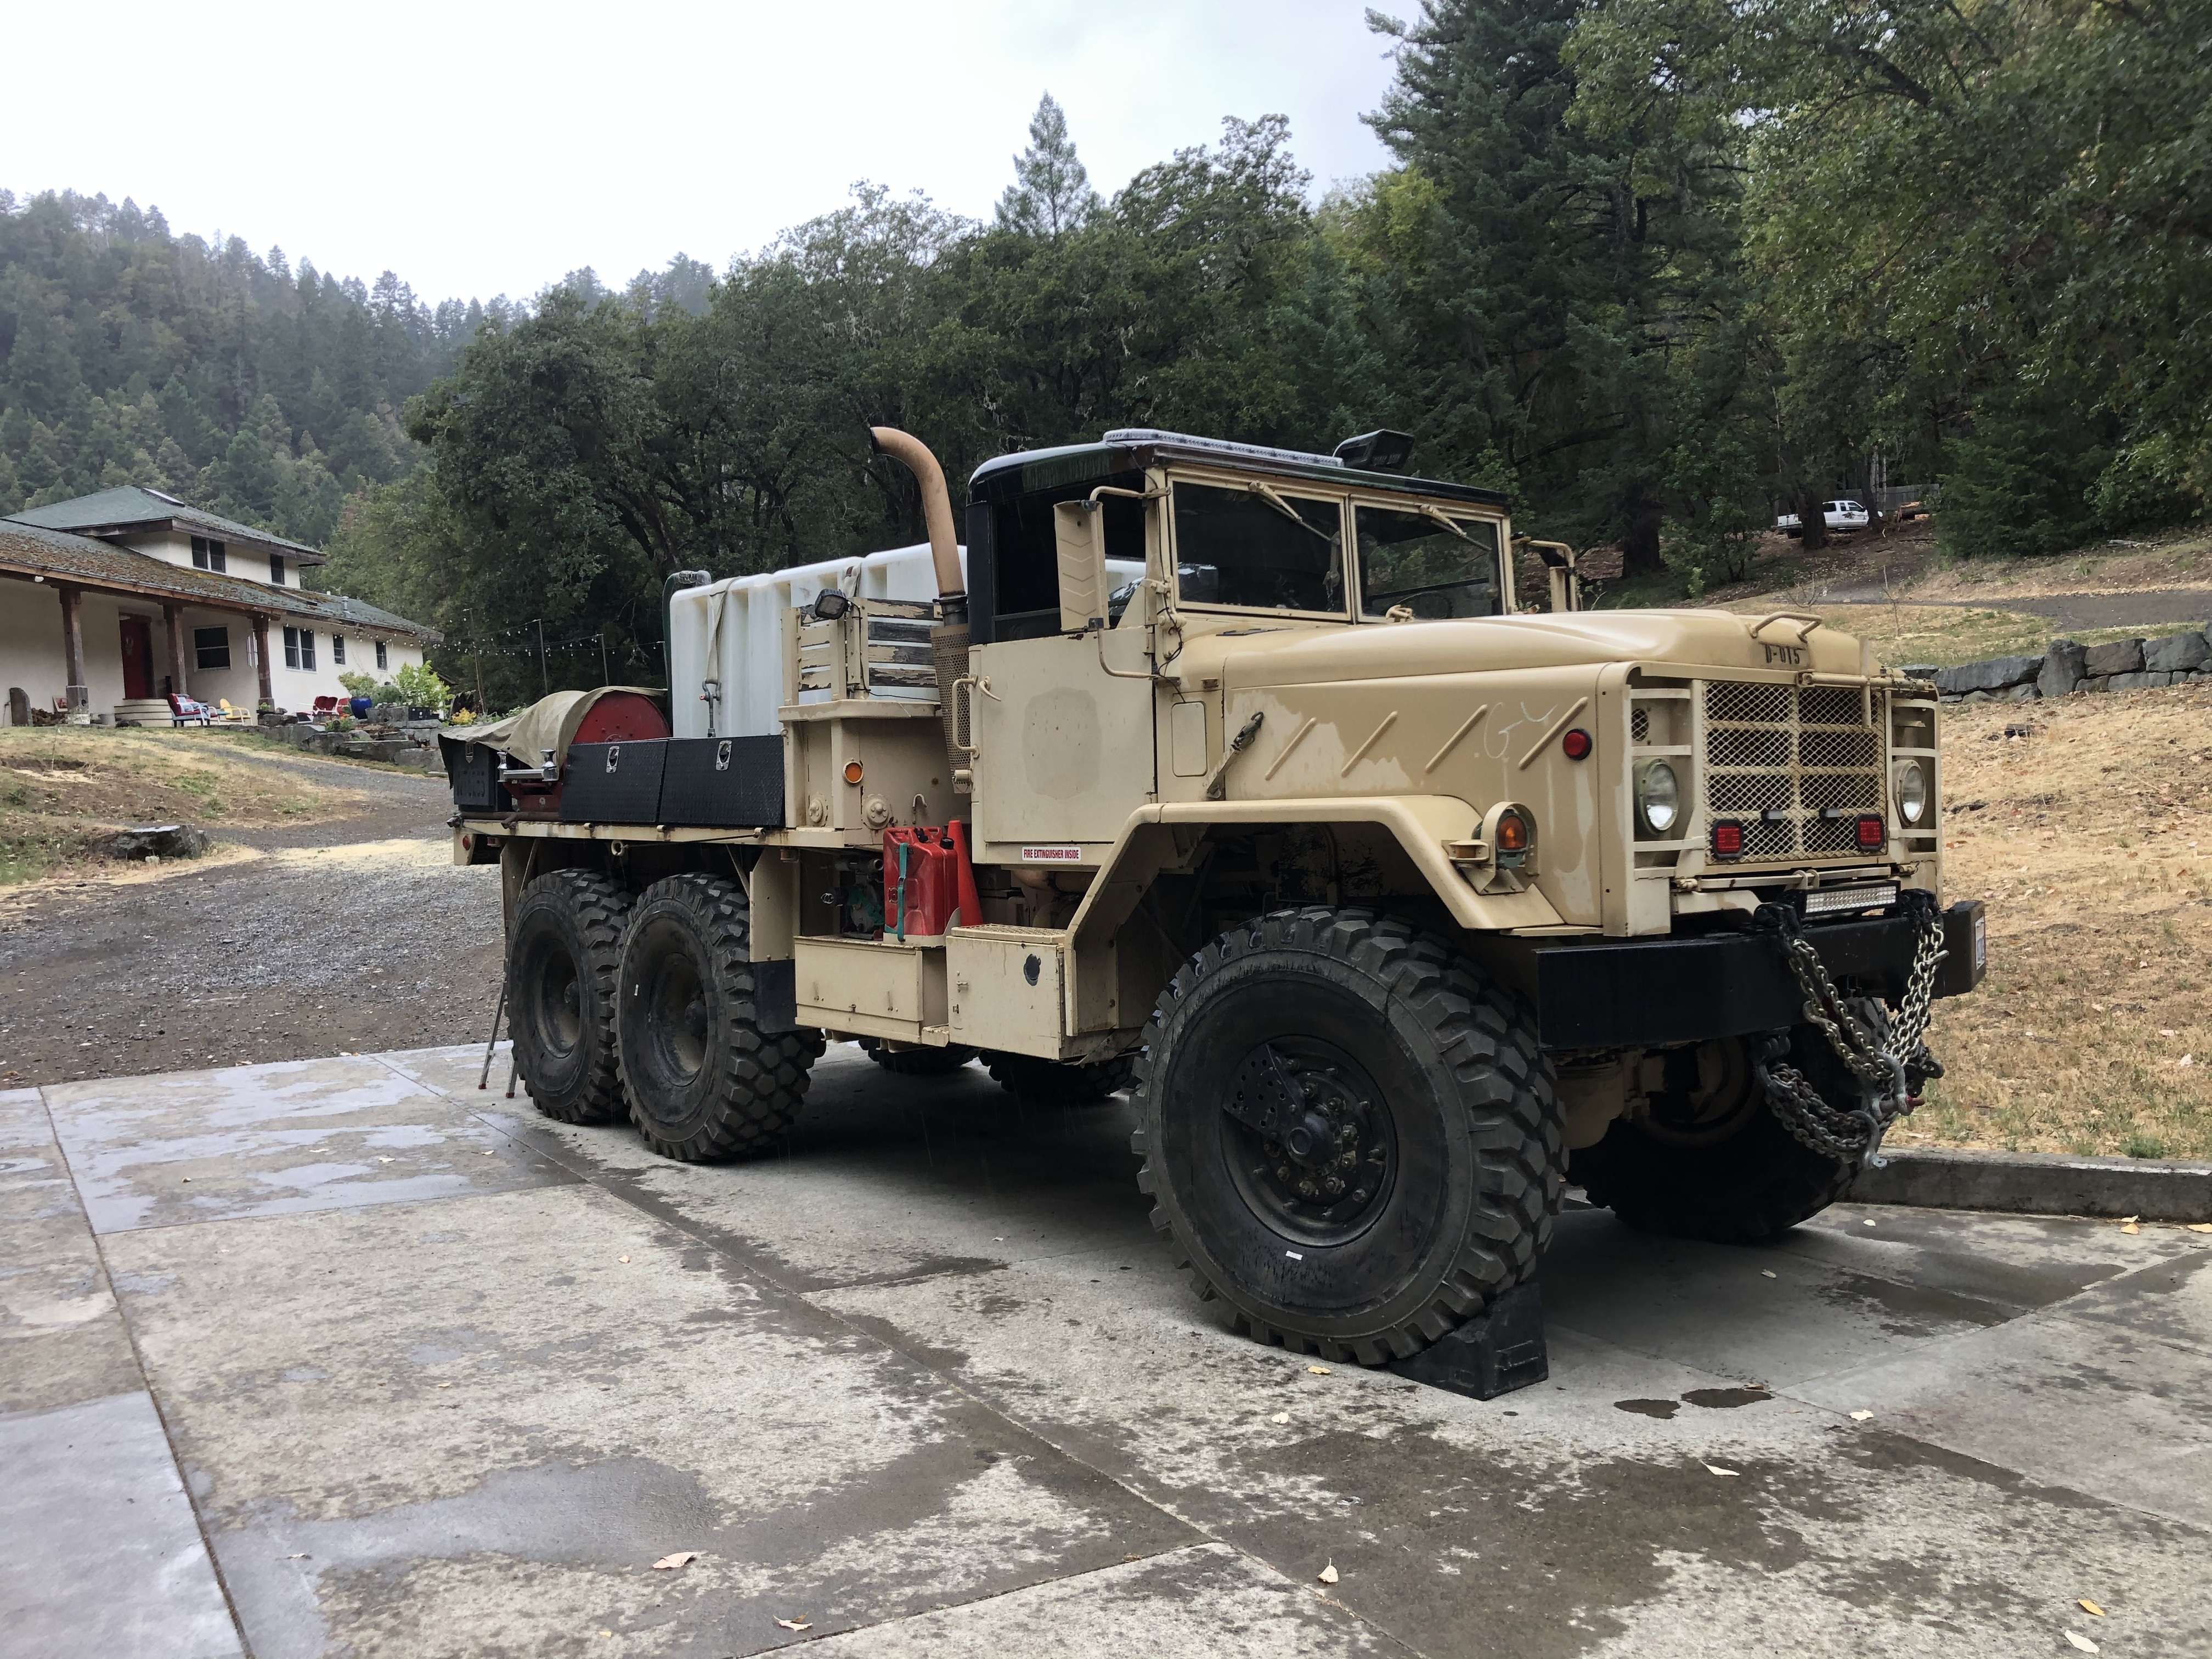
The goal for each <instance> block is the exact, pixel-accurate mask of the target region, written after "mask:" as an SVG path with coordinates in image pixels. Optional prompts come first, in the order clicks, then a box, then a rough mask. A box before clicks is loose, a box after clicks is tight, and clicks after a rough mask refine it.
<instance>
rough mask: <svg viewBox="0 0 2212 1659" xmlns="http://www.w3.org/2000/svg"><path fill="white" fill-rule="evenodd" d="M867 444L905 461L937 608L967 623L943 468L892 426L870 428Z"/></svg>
mask: <svg viewBox="0 0 2212 1659" xmlns="http://www.w3.org/2000/svg"><path fill="white" fill-rule="evenodd" d="M868 443H869V446H870V447H872V449H873V450H874V451H875V453H877V454H878V455H888V456H890V458H891V459H893V460H895V461H902V462H904V463H905V464H906V467H907V470H908V471H909V472H911V473H913V474H914V476H915V482H917V483H920V484H921V519H922V522H923V523H924V524H925V525H927V526H928V527H929V562H931V563H932V564H933V565H934V566H935V567H936V568H937V598H938V602H939V609H940V611H942V613H943V615H944V617H945V621H947V622H952V621H955V620H957V621H959V622H963V623H964V622H966V621H967V620H968V581H967V579H966V578H965V577H964V576H963V575H962V574H960V543H959V540H958V538H957V537H955V536H954V535H953V533H952V497H951V494H950V493H949V492H947V490H946V489H945V469H944V468H943V467H941V466H939V465H938V464H937V457H936V456H934V455H933V454H931V453H929V446H928V445H927V444H926V443H924V442H922V441H921V439H919V438H917V437H915V435H913V434H912V433H910V432H902V431H900V430H899V429H898V428H896V427H895V426H872V427H870V428H868ZM963 671H964V670H963Z"/></svg>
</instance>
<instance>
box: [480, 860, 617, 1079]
mask: <svg viewBox="0 0 2212 1659" xmlns="http://www.w3.org/2000/svg"><path fill="white" fill-rule="evenodd" d="M628 916H629V894H628V893H626V892H624V891H623V890H622V889H621V888H619V887H617V886H616V885H615V884H613V883H612V882H611V881H609V880H608V879H607V878H605V877H604V876H599V875H594V874H593V873H592V872H590V871H588V870H555V871H552V872H550V873H549V874H546V875H543V876H540V877H538V879H537V880H535V881H533V882H532V883H531V884H530V885H529V886H528V887H527V888H526V889H525V890H524V892H523V895H522V897H521V899H520V901H519V902H517V903H516V905H515V907H514V924H513V927H511V928H510V929H509V930H508V932H507V1030H508V1031H509V1032H511V1033H512V1034H513V1038H514V1063H515V1067H516V1069H517V1070H518V1071H519V1072H520V1074H521V1076H522V1079H523V1081H524V1082H525V1083H526V1084H527V1085H529V1087H530V1099H531V1103H532V1104H533V1105H535V1106H536V1107H537V1108H538V1110H539V1111H540V1112H542V1113H544V1115H546V1116H547V1117H550V1118H551V1119H553V1120H554V1121H556V1122H557V1123H604V1122H605V1121H608V1120H609V1119H611V1118H617V1117H620V1116H621V1115H622V1109H623V1097H622V1077H621V1073H620V1071H619V1068H618V1066H617V1056H616V1042H615V1001H616V984H617V978H618V977H619V975H620V971H621V966H622V940H623V924H624V922H625V921H626V920H627V918H628Z"/></svg>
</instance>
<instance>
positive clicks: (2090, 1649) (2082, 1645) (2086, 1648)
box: [2061, 1630, 2103, 1653]
mask: <svg viewBox="0 0 2212 1659" xmlns="http://www.w3.org/2000/svg"><path fill="white" fill-rule="evenodd" d="M2061 1633H2062V1634H2063V1636H2064V1637H2065V1638H2066V1639H2067V1640H2068V1641H2069V1642H2071V1643H2072V1644H2074V1645H2075V1647H2077V1648H2079V1649H2081V1651H2082V1652H2084V1653H2100V1652H2102V1651H2103V1650H2102V1649H2100V1647H2098V1645H2097V1644H2095V1643H2094V1642H2092V1641H2091V1640H2090V1639H2089V1638H2087V1637H2086V1636H2076V1635H2075V1633H2074V1632H2072V1631H2070V1630H2069V1631H2065V1632H2061Z"/></svg>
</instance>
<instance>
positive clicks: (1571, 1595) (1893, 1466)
mask: <svg viewBox="0 0 2212 1659" xmlns="http://www.w3.org/2000/svg"><path fill="white" fill-rule="evenodd" d="M1642 1243H1644V1241H1641V1240H1640V1239H1638V1238H1637V1237H1634V1236H1629V1237H1626V1238H1625V1239H1624V1240H1623V1241H1622V1244H1621V1251H1620V1257H1619V1259H1618V1260H1617V1261H1616V1262H1615V1264H1614V1265H1615V1267H1616V1270H1617V1271H1619V1272H1620V1273H1623V1274H1632V1273H1633V1272H1634V1271H1635V1268H1636V1265H1637V1251H1638V1249H1639V1248H1640V1246H1641V1244H1642ZM1170 1279H1171V1276H1170V1275H1168V1274H1164V1273H1159V1272H1158V1271H1157V1270H1155V1269H1151V1268H1148V1267H1146V1266H1145V1265H1143V1264H1141V1263H1140V1264H1139V1265H1138V1266H1137V1267H1133V1269H1132V1270H1131V1271H1129V1272H1127V1273H1121V1272H1120V1271H1118V1270H1117V1265H1116V1264H1115V1262H1114V1261H1113V1260H1112V1259H1111V1258H1110V1257H1108V1256H1092V1257H1087V1258H1086V1257H1059V1258H1054V1259H1051V1260H1049V1261H1040V1262H1034V1263H1027V1264H1018V1265H1016V1266H1013V1267H1009V1268H1008V1269H1006V1271H1004V1272H1003V1273H999V1274H996V1275H993V1276H991V1277H989V1278H987V1279H985V1278H965V1279H963V1278H952V1277H943V1278H937V1279H927V1280H919V1281H914V1282H909V1283H904V1284H896V1285H867V1286H857V1287H854V1288H851V1289H848V1290H842V1291H829V1292H824V1293H822V1294H821V1295H819V1296H818V1297H816V1298H814V1299H817V1300H818V1301H820V1302H822V1303H823V1304H824V1305H827V1306H830V1307H834V1308H836V1310H839V1311H840V1312H842V1313H844V1314H845V1315H846V1316H848V1317H850V1318H853V1319H854V1320H855V1321H856V1322H860V1323H862V1324H863V1325H864V1326H865V1327H866V1328H868V1329H870V1330H872V1331H875V1332H877V1333H878V1334H881V1335H883V1336H884V1339H885V1340H892V1341H897V1342H899V1343H901V1344H902V1346H905V1347H906V1348H907V1349H908V1352H917V1353H927V1354H930V1355H933V1356H934V1357H935V1358H936V1359H937V1361H938V1363H940V1364H945V1365H947V1366H948V1367H949V1368H950V1369H951V1373H952V1375H953V1376H955V1377H956V1379H957V1380H958V1381H959V1382H960V1383H963V1385H964V1386H966V1387H967V1388H969V1389H972V1390H973V1391H974V1392H975V1393H976V1394H977V1395H979V1396H980V1397H981V1398H982V1399H984V1400H986V1401H989V1402H991V1403H993V1404H994V1405H996V1406H998V1407H1000V1409H1001V1410H1003V1411H1005V1412H1006V1413H1007V1414H1008V1415H1010V1416H1012V1417H1016V1418H1018V1419H1020V1420H1022V1421H1024V1422H1025V1423H1028V1424H1030V1425H1034V1426H1035V1427H1036V1429H1037V1430H1038V1431H1039V1432H1040V1433H1042V1434H1043V1435H1044V1436H1045V1437H1048V1439H1050V1440H1051V1441H1053V1442H1054V1443H1055V1444H1058V1445H1060V1446H1062V1447H1064V1448H1066V1449H1068V1450H1069V1451H1071V1452H1072V1453H1073V1454H1074V1455H1078V1456H1079V1457H1081V1458H1082V1459H1083V1460H1084V1461H1085V1462H1088V1463H1090V1464H1091V1465H1093V1466H1094V1467H1097V1468H1099V1469H1101V1470H1102V1471H1103V1472H1105V1473H1107V1474H1110V1475H1112V1476H1113V1477H1114V1478H1115V1479H1116V1480H1121V1481H1123V1482H1125V1483H1126V1484H1127V1485H1128V1486H1131V1487H1132V1488H1133V1489H1134V1490H1135V1491H1137V1492H1139V1493H1141V1494H1143V1495H1144V1496H1146V1497H1147V1498H1151V1499H1152V1500H1153V1501H1154V1502H1157V1503H1158V1504H1160V1505H1161V1506H1162V1507H1163V1508H1164V1509H1167V1510H1170V1511H1171V1512H1172V1513H1174V1514H1176V1515H1177V1516H1181V1517H1182V1518H1184V1519H1186V1520H1188V1521H1189V1522H1192V1523H1193V1524H1194V1525H1195V1526H1197V1527H1199V1528H1201V1529H1202V1530H1203V1531H1205V1532H1206V1534H1209V1535H1210V1536H1212V1537H1214V1538H1218V1539H1220V1540H1222V1541H1225V1542H1228V1543H1231V1544H1233V1545H1235V1546H1236V1547H1237V1548H1238V1549H1239V1550H1241V1551H1243V1552H1244V1553H1247V1554H1249V1555H1250V1556H1252V1557H1254V1558H1255V1559H1259V1560H1261V1561H1263V1562H1266V1563H1267V1565H1270V1566H1272V1567H1273V1568H1274V1569H1276V1570H1277V1571H1279V1572H1281V1573H1283V1574H1284V1575H1285V1577H1289V1578H1290V1579H1291V1580H1292V1581H1293V1582H1296V1583H1311V1581H1312V1577H1313V1575H1314V1574H1315V1573H1316V1572H1318V1571H1319V1570H1320V1569H1321V1568H1322V1566H1324V1565H1328V1564H1330V1563H1332V1562H1333V1563H1334V1565H1335V1566H1336V1567H1337V1569H1338V1570H1339V1573H1340V1583H1339V1584H1338V1585H1337V1586H1336V1588H1335V1589H1334V1591H1333V1592H1332V1594H1333V1595H1334V1597H1335V1599H1337V1600H1339V1601H1342V1602H1343V1604H1344V1605H1345V1606H1346V1607H1349V1608H1351V1609H1352V1611H1353V1612H1355V1613H1358V1614H1359V1615H1360V1616H1361V1617H1362V1618H1364V1620H1367V1621H1368V1622H1369V1623H1370V1625H1372V1626H1374V1627H1375V1628H1376V1630H1378V1631H1380V1632H1383V1633H1385V1634H1387V1635H1389V1636H1390V1637H1392V1638H1395V1639H1396V1640H1398V1641H1400V1642H1402V1643H1404V1644H1407V1646H1408V1647H1410V1648H1412V1649H1413V1650H1417V1651H1419V1652H1421V1653H1425V1654H1431V1655H1437V1656H1444V1655H1466V1656H1469V1659H1474V1656H1482V1659H1493V1656H1500V1655H1510V1656H1530V1659H1540V1656H1541V1659H1550V1656H1568V1655H1577V1654H1583V1653H1591V1652H1601V1653H1618V1654H1622V1655H1649V1654H1669V1655H1680V1656H1684V1659H1689V1656H1698V1659H1705V1656H1710V1655H1712V1654H1715V1653H1736V1652H1759V1651H1775V1652H1789V1653H1793V1654H1814V1655H1823V1656H1826V1655H1834V1656H1838V1659H1844V1656H1851V1659H1862V1656H1863V1655H1865V1654H1868V1653H1874V1652H1905V1651H1918V1650H1923V1649H1927V1650H1944V1651H1953V1650H1955V1651H1962V1652H1968V1653H1975V1654H1983V1653H1987V1654H1991V1655H1997V1654H2009V1653H2015V1652H2021V1651H2033V1650H2042V1649H2043V1648H2045V1647H2046V1646H2047V1645H2048V1644H2049V1642H2050V1641H2051V1639H2053V1638H2052V1634H2051V1633H2052V1631H2053V1629H2054V1627H2055V1626H2054V1621H2055V1620H2057V1619H2059V1618H2060V1617H2061V1616H2062V1615H2063V1612H2064V1610H2065V1609H2066V1608H2067V1607H2069V1606H2070V1597H2071V1595H2075V1594H2084V1595H2092V1596H2093V1597H2094V1596H2097V1591H2096V1589H2094V1588H2089V1589H2071V1590H2068V1589H2066V1587H2067V1586H2069V1585H2081V1584H2089V1585H2091V1586H2094V1585H2095V1584H2098V1583H2102V1584H2104V1585H2105V1586H2106V1587H2107V1588H2108V1589H2109V1588H2114V1587H2118V1586H2123V1585H2124V1586H2125V1587H2126V1588H2127V1589H2128V1591H2129V1594H2130V1601H2131V1608H2130V1617H2131V1618H2132V1619H2133V1620H2135V1623H2134V1624H2133V1626H2131V1631H2132V1636H2131V1639H2134V1640H2136V1641H2137V1642H2138V1643H2139V1645H2138V1646H2136V1647H2135V1648H2134V1649H2132V1650H2133V1651H2142V1652H2151V1651H2157V1652H2164V1653H2170V1654H2173V1655H2177V1656H2178V1655H2180V1654H2185V1653H2188V1652H2191V1650H2192V1646H2193V1644H2196V1643H2197V1641H2198V1640H2200V1639H2201V1638H2202V1636H2203V1634H2204V1633H2205V1632H2206V1631H2207V1630H2208V1628H2212V1626H2208V1625H2207V1623H2206V1611H2207V1607H2206V1598H2205V1596H2204V1595H2203V1591H2202V1589H2201V1584H2200V1573H2199V1567H2200V1564H2201V1559H2202V1557H2203V1552H2204V1549H2205V1547H2206V1536H2205V1534H2204V1533H2203V1532H2202V1531H2200V1530H2198V1529H2197V1528H2191V1527H2188V1526H2182V1525H2176V1524H2174V1523H2173V1522H2171V1521H2168V1520H2163V1519H2154V1518H2152V1517H2148V1516H2143V1515H2142V1514H2140V1513H2138V1512H2136V1510H2133V1509H2131V1508H2129V1507H2125V1506H2124V1505H2122V1504H2107V1503H2099V1502H2095V1501H2093V1500H2091V1499H2087V1498H2083V1497H2081V1496H2079V1495H2077V1494H2075V1493H2073V1492H2051V1491H2046V1490H2043V1489H2039V1488H2038V1487H2036V1486H2033V1484H2032V1483H2028V1482H2024V1481H2022V1480H2020V1479H2019V1478H2018V1477H2017V1476H2016V1475H2014V1474H2011V1473H2009V1472H2008V1470H2006V1469H2003V1468H1997V1467H1995V1466H1990V1465H1986V1464H1983V1463H1979V1462H1975V1461H1973V1460H1972V1459H1970V1458H1965V1457H1960V1456H1956V1455H1952V1454H1950V1453H1948V1452H1946V1451H1943V1450H1942V1449H1937V1448H1934V1447H1929V1446H1924V1445H1919V1444H1916V1443H1913V1442H1912V1441H1911V1440H1909V1439H1905V1438H1903V1437H1899V1436H1897V1435H1892V1434H1884V1433H1878V1432H1875V1430H1874V1429H1873V1428H1872V1427H1871V1426H1869V1427H1862V1426H1861V1425H1857V1424H1856V1423H1853V1422H1851V1421H1850V1420H1849V1419H1847V1418H1845V1417H1844V1416H1843V1415H1842V1414H1841V1413H1840V1412H1838V1411H1835V1410H1831V1409H1823V1408H1821V1407H1816V1406H1814V1405H1813V1404H1811V1403H1810V1402H1808V1401H1804V1400H1801V1399H1793V1398H1790V1397H1789V1396H1787V1395H1776V1396H1772V1397H1763V1396H1760V1395H1757V1394H1756V1393H1755V1392H1754V1391H1751V1390H1747V1389H1742V1388H1741V1387H1738V1386H1735V1385H1734V1384H1733V1383H1732V1380H1731V1378H1730V1377H1729V1376H1725V1375H1722V1376H1716V1375H1713V1374H1711V1373H1705V1372H1700V1371H1699V1370H1694V1369H1692V1368H1688V1367H1685V1366H1682V1365H1680V1364H1674V1363H1671V1362H1668V1361H1667V1360H1664V1359H1662V1358H1652V1357H1650V1356H1648V1355H1645V1354H1640V1353H1637V1352H1632V1351H1630V1350H1629V1349H1627V1348H1625V1347H1622V1346H1617V1345H1614V1344H1612V1343H1608V1342H1606V1341H1603V1340H1595V1339H1590V1338H1587V1337H1585V1336H1583V1335H1581V1334H1577V1333H1574V1332H1570V1331H1563V1330H1562V1329H1560V1328H1558V1327H1556V1326H1555V1327H1554V1328H1553V1333H1552V1339H1551V1347H1552V1377H1551V1380H1550V1381H1549V1382H1548V1383H1545V1384H1542V1385H1540V1386H1539V1387H1536V1388H1533V1389H1526V1390H1523V1391H1521V1392H1519V1393H1516V1394H1513V1395H1506V1396H1504V1397H1502V1398H1500V1399H1498V1400H1493V1401H1470V1400H1466V1399H1462V1398H1460V1397H1458V1396H1455V1395H1445V1394H1441V1393H1438V1392H1437V1391H1436V1390H1433V1389H1423V1388H1419V1387H1418V1386H1416V1385H1414V1384H1412V1383H1404V1382H1401V1381H1400V1380H1399V1379H1397V1378H1395V1377H1393V1376H1389V1374H1387V1373H1376V1372H1369V1371H1363V1370H1357V1369H1355V1368H1350V1367H1341V1366H1339V1367H1329V1368H1327V1371H1328V1374H1327V1375H1317V1374H1316V1372H1314V1371H1313V1370H1311V1369H1310V1365H1311V1363H1312V1362H1310V1361H1309V1360H1307V1359H1305V1358H1303V1357H1297V1356H1292V1355H1289V1354H1285V1353H1284V1352H1281V1351H1279V1350H1270V1349H1264V1348H1261V1347H1258V1346H1255V1345H1254V1344H1251V1343H1249V1342H1246V1341H1243V1340H1240V1339H1237V1338H1235V1337H1232V1336H1231V1335H1229V1334H1227V1333H1225V1332H1223V1331H1220V1330H1218V1328H1214V1326H1213V1324H1212V1320H1211V1318H1210V1316H1209V1314H1210V1310H1207V1309H1206V1308H1205V1307H1204V1305H1203V1304H1197V1303H1195V1302H1194V1301H1190V1300H1188V1299H1186V1300H1185V1301H1183V1302H1182V1304H1181V1305H1180V1307H1178V1305H1177V1304H1176V1303H1175V1302H1173V1301H1171V1300H1165V1299H1163V1297H1162V1295H1161V1291H1163V1290H1164V1289H1171V1288H1172V1286H1171V1284H1170ZM1804 1316H1805V1317H1806V1318H1808V1320H1809V1319H1817V1318H1819V1317H1820V1316H1821V1314H1820V1311H1819V1310H1817V1308H1815V1309H1813V1310H1808V1311H1807V1312H1806V1313H1805V1315H1804ZM1654 1413H1666V1414H1663V1415H1656V1414H1654ZM1278 1416H1280V1417H1282V1418H1283V1419H1285V1420H1284V1421H1282V1422H1277V1421H1276V1420H1275V1419H1277V1417H1278ZM2098 1599H2100V1600H2101V1599H2102V1598H2101V1597H2098Z"/></svg>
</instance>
